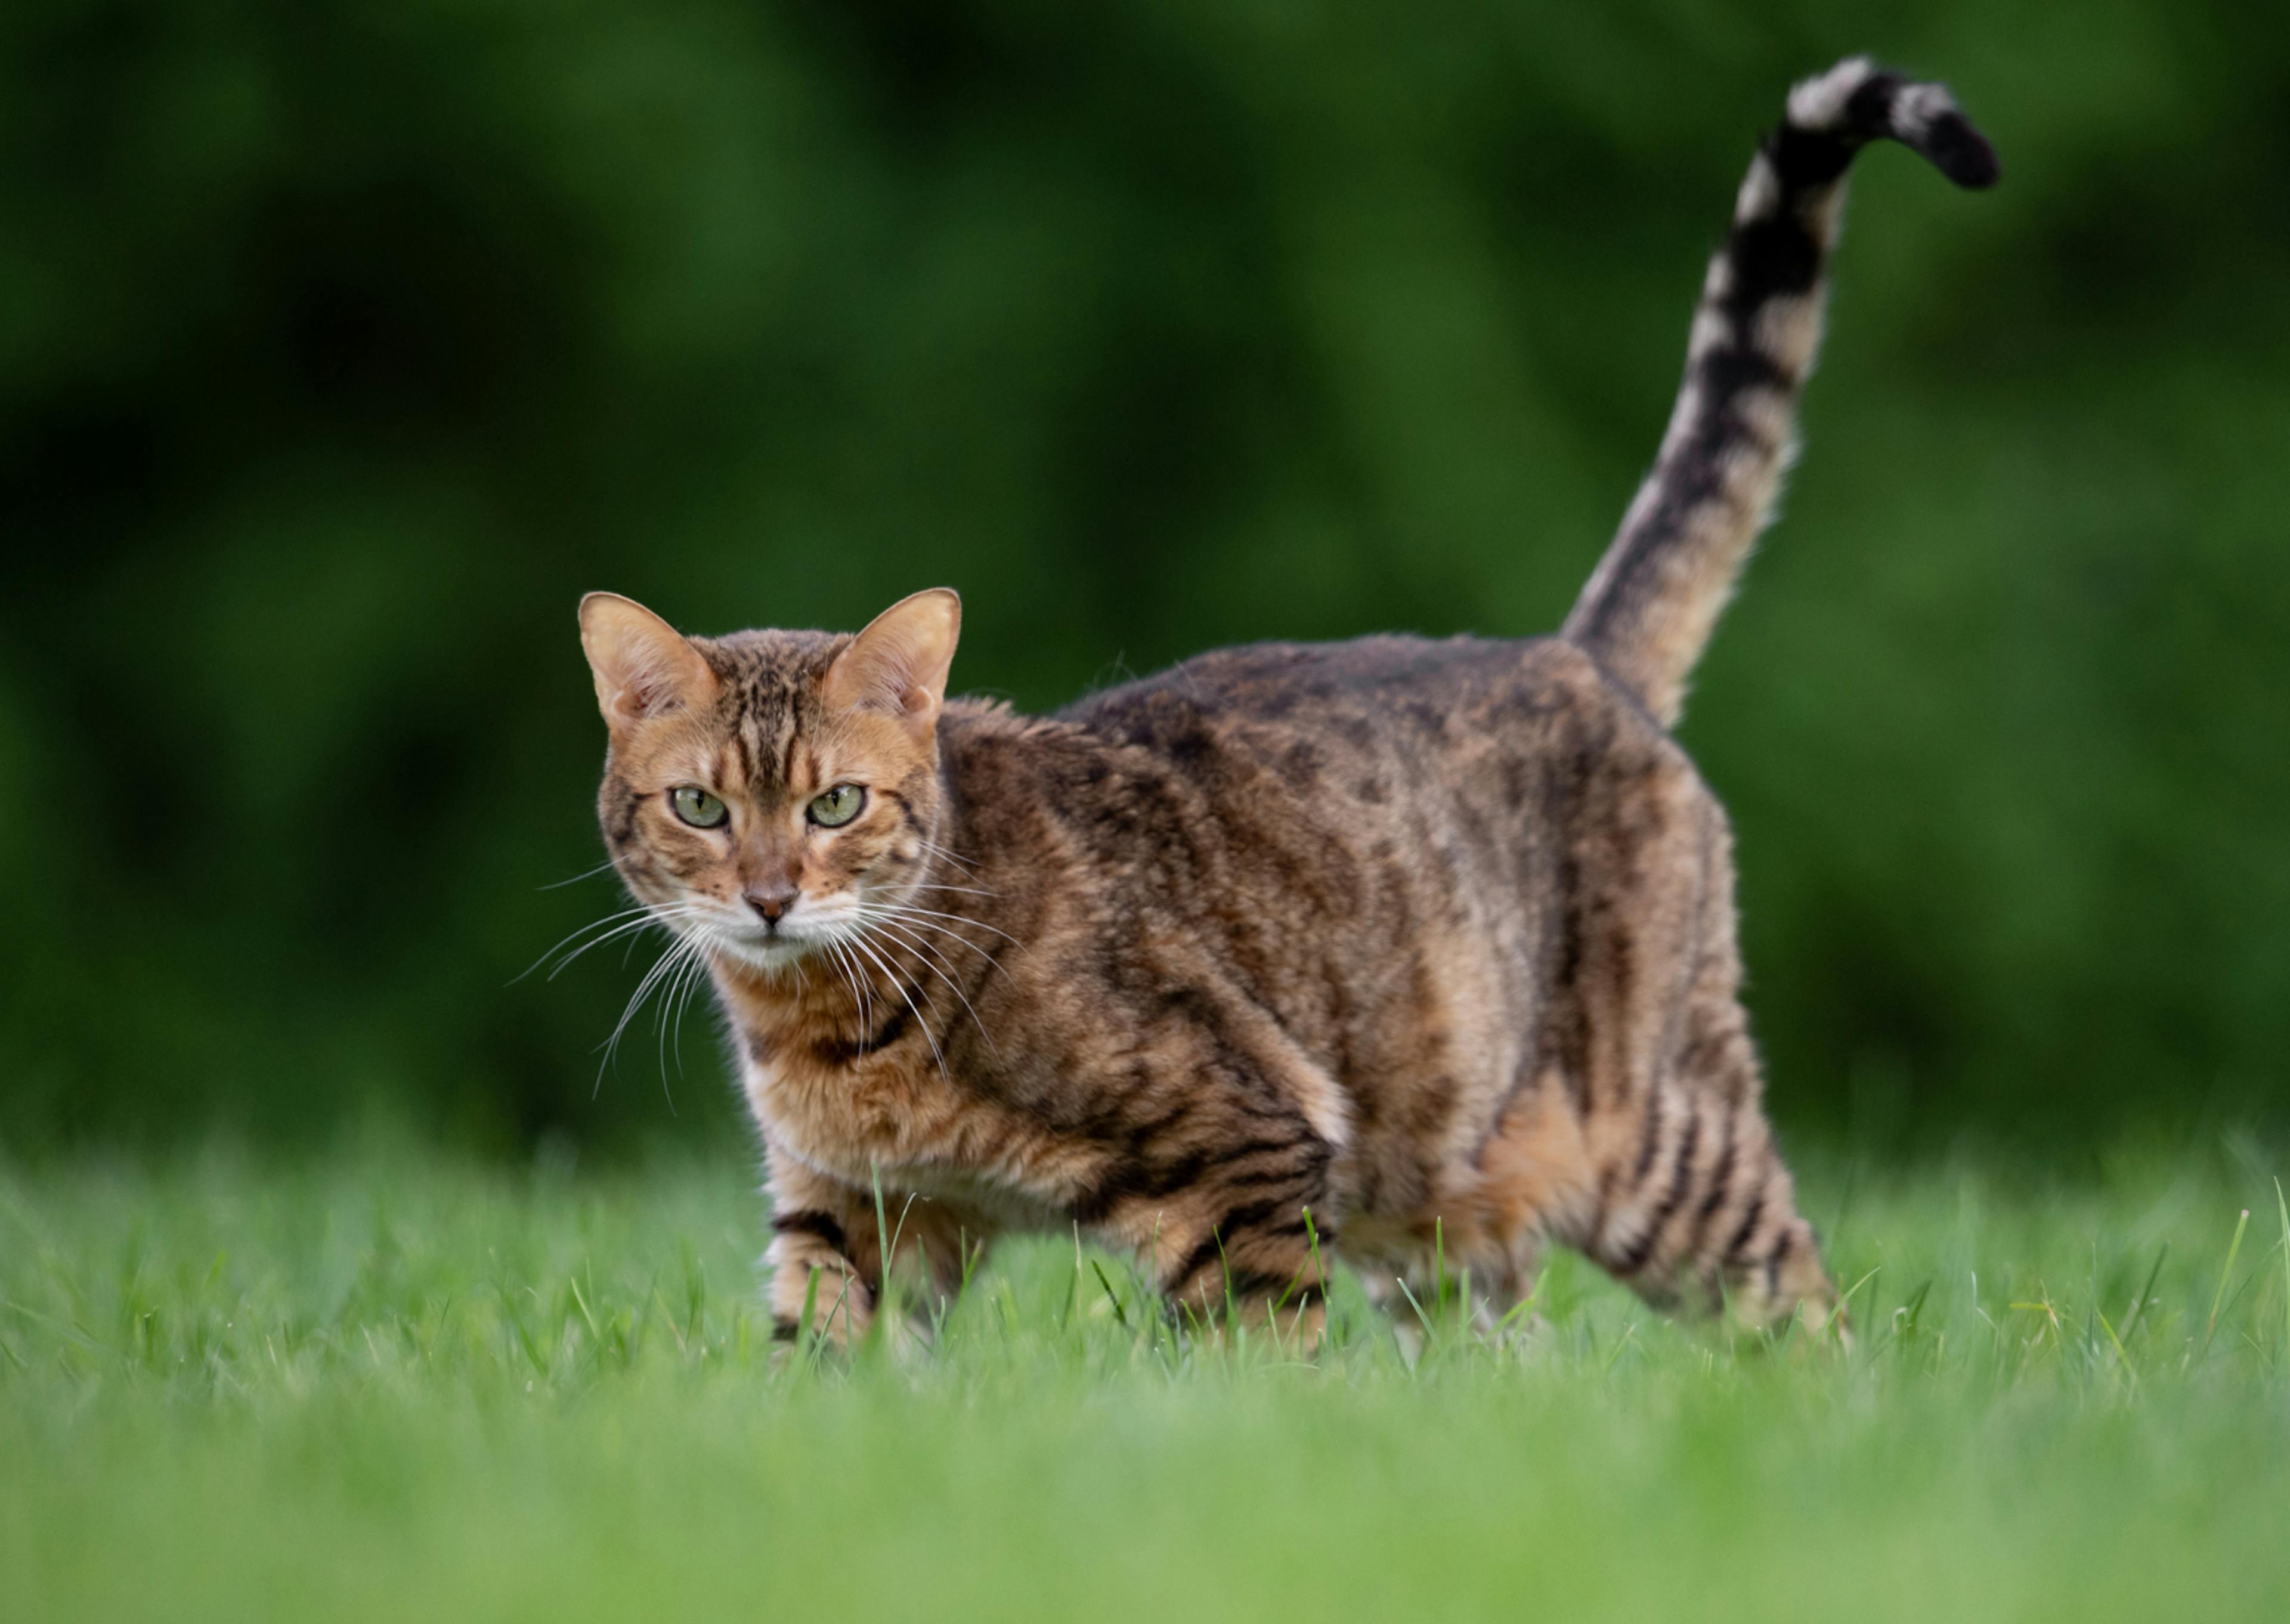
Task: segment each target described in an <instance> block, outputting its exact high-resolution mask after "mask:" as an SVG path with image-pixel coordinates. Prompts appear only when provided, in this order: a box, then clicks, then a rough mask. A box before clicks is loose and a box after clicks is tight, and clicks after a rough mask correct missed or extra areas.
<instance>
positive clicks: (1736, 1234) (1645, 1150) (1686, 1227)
mask: <svg viewBox="0 0 2290 1624" xmlns="http://www.w3.org/2000/svg"><path fill="white" fill-rule="evenodd" d="M1760 1092H1762V1090H1761V1087H1760V1078H1759V1076H1758V1060H1757V1053H1756V1051H1755V1050H1754V1049H1753V1048H1752V1047H1751V1045H1750V1037H1749V1032H1748V1029H1747V1023H1746V1021H1745V1020H1744V1018H1743V1016H1742V1009H1741V1006H1740V1004H1738V1003H1736V1002H1734V999H1733V998H1732V997H1731V996H1726V997H1724V998H1723V999H1722V1000H1721V999H1716V998H1711V999H1705V1000H1703V1001H1701V1003H1699V1004H1697V1005H1696V1007H1695V1009H1694V1010H1693V1012H1692V1013H1691V1015H1690V1017H1689V1022H1688V1041H1687V1043H1686V1044H1685V1049H1684V1051H1683V1052H1682V1053H1681V1055H1680V1057H1679V1062H1678V1065H1677V1068H1675V1070H1674V1071H1673V1072H1672V1073H1671V1075H1670V1076H1669V1077H1668V1078H1666V1079H1665V1080H1664V1082H1663V1083H1662V1084H1661V1085H1660V1086H1659V1087H1658V1088H1656V1089H1655V1091H1654V1092H1653V1096H1652V1098H1651V1099H1650V1100H1649V1101H1648V1105H1647V1113H1646V1120H1645V1126H1644V1130H1643V1132H1642V1135H1641V1137H1640V1139H1639V1140H1638V1143H1637V1150H1636V1153H1635V1155H1634V1156H1633V1158H1632V1159H1631V1162H1630V1164H1629V1166H1628V1167H1627V1168H1626V1169H1621V1170H1619V1173H1618V1176H1616V1177H1614V1178H1613V1179H1612V1180H1611V1181H1610V1188H1611V1190H1612V1191H1613V1193H1612V1195H1611V1196H1610V1197H1609V1199H1608V1202H1607V1204H1606V1205H1605V1209H1604V1211H1603V1212H1601V1214H1600V1217H1599V1220H1598V1222H1597V1228H1596V1231H1595V1232H1594V1233H1593V1234H1592V1235H1591V1236H1589V1244H1588V1247H1587V1250H1588V1251H1589V1254H1590V1256H1591V1258H1592V1259H1593V1260H1595V1261H1596V1262H1597V1263H1598V1265H1599V1266H1600V1267H1601V1268H1605V1269H1606V1270H1607V1271H1608V1272H1609V1273H1611V1274H1612V1275H1613V1276H1615V1278H1617V1279H1619V1280H1621V1281H1623V1282H1624V1283H1626V1284H1629V1286H1630V1287H1631V1288H1632V1289H1633V1290H1635V1291H1637V1292H1639V1293H1640V1294H1641V1295H1642V1296H1644V1297H1645V1298H1646V1299H1647V1300H1649V1301H1651V1302H1654V1303H1657V1304H1660V1305H1661V1306H1664V1307H1685V1308H1701V1309H1708V1308H1715V1307H1717V1306H1718V1304H1719V1303H1720V1302H1724V1303H1726V1304H1728V1305H1730V1306H1731V1308H1733V1310H1734V1312H1735V1313H1736V1314H1737V1315H1738V1316H1740V1317H1741V1318H1742V1319H1743V1320H1745V1321H1746V1322H1748V1323H1749V1324H1753V1325H1768V1324H1775V1323H1777V1322H1780V1321H1782V1320H1786V1319H1788V1318H1789V1317H1790V1315H1792V1314H1793V1313H1795V1312H1797V1311H1798V1309H1799V1308H1803V1309H1804V1310H1805V1311H1806V1319H1807V1321H1808V1323H1809V1324H1814V1325H1816V1326H1819V1325H1822V1324H1827V1323H1828V1321H1829V1319H1830V1315H1831V1314H1832V1312H1833V1311H1834V1309H1835V1306H1836V1295H1837V1294H1836V1292H1835V1290H1834V1288H1833V1287H1832V1286H1831V1285H1830V1281H1829V1276H1828V1274H1827V1273H1826V1271H1825V1270H1824V1269H1823V1268H1822V1262H1821V1252H1820V1247H1819V1244H1818V1243H1817V1242H1816V1241H1815V1240H1814V1234H1813V1228H1812V1226H1811V1225H1809V1224H1807V1223H1806V1220H1804V1219H1803V1218H1802V1217H1801V1216H1799V1215H1798V1211H1797V1205H1796V1201H1795V1196H1794V1187H1793V1186H1792V1184H1791V1181H1790V1173H1789V1169H1788V1168H1787V1167H1786V1166H1784V1165H1783V1164H1782V1159H1781V1156H1780V1154H1779V1152H1778V1151H1776V1150H1775V1148H1774V1142H1773V1132H1772V1130H1771V1129H1770V1128H1769V1127H1768V1126H1767V1125H1766V1119H1765V1114H1764V1112H1763V1111H1762V1110H1761V1109H1760V1108H1759V1104H1758V1097H1759V1094H1760Z"/></svg>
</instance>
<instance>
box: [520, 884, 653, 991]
mask: <svg viewBox="0 0 2290 1624" xmlns="http://www.w3.org/2000/svg"><path fill="white" fill-rule="evenodd" d="M650 912H652V909H651V908H649V907H647V906H645V904H643V903H638V904H637V906H636V907H634V908H621V909H619V910H617V911H615V912H613V913H609V914H606V915H605V916H604V917H603V918H602V919H591V920H590V921H589V923H588V924H584V925H582V926H581V928H580V929H579V930H577V931H574V932H572V933H571V934H569V935H567V936H566V937H564V940H561V941H559V942H557V943H556V947H552V948H549V949H548V952H546V953H543V954H542V955H541V956H540V957H539V958H537V959H535V960H533V961H532V963H531V964H527V965H526V966H525V967H524V969H523V970H521V971H519V972H517V973H516V978H515V979H514V980H511V981H510V982H509V985H510V986H511V987H514V986H516V984H517V982H518V981H522V980H524V978H525V977H526V976H529V975H531V974H532V972H534V971H536V970H538V969H540V967H541V966H542V965H543V964H547V963H548V961H549V959H550V958H551V957H553V956H555V954H556V948H561V947H563V946H564V943H565V942H568V941H575V940H579V939H580V938H581V937H582V936H584V935H586V934H587V933H588V932H590V931H593V930H595V929H596V928H597V926H599V925H604V924H611V923H612V922H613V920H615V919H626V918H628V917H629V916H630V915H632V914H648V913H650Z"/></svg>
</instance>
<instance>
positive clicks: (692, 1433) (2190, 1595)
mask: <svg viewBox="0 0 2290 1624" xmlns="http://www.w3.org/2000/svg"><path fill="white" fill-rule="evenodd" d="M2271 1172H2272V1168H2271V1166H2270V1158H2269V1156H2267V1155H2265V1154H2263V1153H2259V1152H2256V1151H2254V1150H2252V1149H2251V1148H2248V1147H2243V1148H2239V1149H2234V1148H2226V1149H2220V1150H2218V1151H2216V1152H2210V1151H2198V1152H2195V1153H2190V1154H2188V1155H2183V1156H2164V1155H2162V1154H2161V1153H2158V1152H2146V1153H2129V1154H2126V1155H2124V1156H2118V1157H2115V1158H2112V1159H2107V1160H2102V1161H2101V1162H2099V1163H2096V1164H2093V1165H2091V1166H2090V1167H2089V1168H2088V1169H2087V1170H2086V1171H2085V1172H2081V1173H2079V1174H2078V1175H2077V1176H2075V1177H2072V1178H2070V1177H2066V1176H2064V1175H2056V1174H2055V1175H2052V1176H2047V1177H2045V1178H2042V1179H2036V1180H2031V1179H2030V1178H2029V1177H2028V1176H2027V1175H2025V1174H2024V1173H2007V1172H2003V1171H2000V1164H1999V1165H1998V1166H1983V1165H1981V1164H1977V1163H1974V1162H1966V1163H1960V1164H1948V1165H1943V1166H1938V1167H1927V1168H1925V1169H1922V1170H1919V1171H1917V1172H1912V1173H1911V1172H1903V1173H1894V1174H1878V1173H1876V1172H1871V1171H1870V1170H1869V1169H1867V1168H1865V1167H1864V1168H1861V1169H1858V1170H1857V1171H1856V1170H1854V1169H1852V1168H1849V1167H1846V1166H1844V1165H1842V1164H1832V1165H1828V1166H1823V1165H1820V1164H1815V1165H1814V1166H1812V1167H1810V1168H1809V1169H1808V1170H1807V1172H1806V1179H1805V1180H1804V1181H1805V1184H1806V1189H1807V1194H1808V1211H1809V1212H1812V1213H1813V1214H1814V1216H1815V1219H1816V1221H1818V1222H1821V1223H1822V1226H1823V1228H1825V1230H1826V1231H1827V1233H1828V1235H1829V1237H1830V1244H1831V1250H1832V1255H1833V1257H1834V1260H1835V1261H1836V1264H1837V1267H1838V1274H1839V1276H1840V1278H1841V1280H1842V1281H1844V1282H1845V1283H1846V1284H1854V1295H1853V1298H1852V1303H1853V1308H1854V1316H1855V1320H1856V1324H1858V1326H1859V1336H1858V1341H1857V1345H1856V1346H1855V1347H1854V1349H1853V1350H1852V1351H1851V1352H1850V1353H1849V1354H1841V1353H1838V1352H1837V1351H1835V1350H1833V1349H1829V1348H1822V1347H1818V1346H1814V1345H1812V1344H1811V1343H1810V1342H1809V1341H1807V1340H1803V1339H1798V1338H1783V1339H1782V1340H1778V1341H1776V1342H1774V1343H1772V1344H1766V1343H1760V1342H1745V1343H1736V1344H1731V1345H1729V1344H1726V1343H1724V1342H1721V1341H1719V1340H1717V1339H1716V1338H1715V1337H1713V1336H1711V1335H1709V1334H1708V1333H1705V1332H1693V1331H1687V1330H1681V1329H1679V1328H1677V1327H1676V1326H1673V1325H1670V1324H1665V1323H1664V1322H1662V1321H1661V1320H1659V1319H1656V1318H1654V1317H1653V1316H1649V1315H1647V1314H1646V1313H1645V1312H1644V1311H1643V1310H1641V1309H1639V1308H1637V1307H1636V1306H1634V1305H1633V1304H1632V1303H1631V1302H1630V1301H1629V1300H1628V1299H1627V1298H1624V1297H1622V1296H1621V1295H1620V1294H1619V1293H1617V1292H1614V1291H1613V1289H1612V1288H1611V1287H1609V1286H1608V1285H1606V1284H1605V1283H1604V1282H1603V1281H1602V1280H1600V1279H1599V1278H1598V1277H1597V1276H1595V1274H1593V1273H1592V1272H1591V1271H1590V1270H1589V1269H1588V1268H1586V1267H1583V1266H1581V1265H1579V1264H1577V1263H1575V1262H1573V1260H1571V1259H1566V1258H1559V1259H1557V1260H1554V1262H1553V1264H1552V1267H1551V1268H1550V1269H1549V1272H1548V1274H1547V1275H1546V1276H1545V1277H1544V1280H1543V1283H1542V1285H1541V1292H1540V1295H1539V1299H1538V1307H1539V1310H1540V1324H1539V1325H1538V1326H1537V1327H1536V1328H1535V1329H1534V1331H1533V1332H1532V1334H1530V1335H1529V1336H1527V1337H1526V1338H1525V1339H1524V1340H1523V1341H1514V1342H1512V1343H1509V1344H1504V1345H1497V1344H1495V1343H1492V1342H1490V1341H1488V1340H1485V1339H1484V1338H1482V1337H1479V1336H1477V1335H1475V1334H1473V1333H1471V1332H1468V1331H1465V1330H1461V1329H1460V1328H1458V1327H1456V1326H1454V1325H1453V1324H1449V1323H1448V1320H1449V1317H1450V1316H1447V1315H1445V1313H1444V1312H1443V1310H1442V1308H1441V1307H1440V1305H1438V1304H1437V1303H1427V1304H1425V1305H1424V1308H1425V1312H1426V1314H1427V1316H1429V1319H1430V1320H1431V1321H1432V1322H1433V1331H1432V1334H1431V1335H1430V1337H1429V1340H1428V1342H1427V1343H1426V1346H1425V1348H1424V1351H1423V1353H1422V1355H1421V1357H1420V1359H1419V1360H1418V1361H1417V1362H1416V1363H1415V1364H1413V1365H1412V1366H1411V1365H1410V1364H1408V1363H1407V1362H1406V1360H1405V1358H1404V1357H1403V1356H1402V1354H1401V1352H1400V1351H1399V1348H1398V1347H1397V1341H1396V1339H1395V1338H1394V1336H1393V1335H1392V1333H1391V1332H1390V1330H1389V1328H1388V1326H1387V1325H1386V1324H1384V1323H1382V1322H1381V1321H1379V1320H1378V1319H1377V1318H1376V1317H1375V1316H1373V1314H1372V1313H1371V1312H1370V1311H1369V1310H1368V1309H1367V1308H1366V1307H1365V1304H1364V1303H1363V1302H1361V1301H1360V1300H1359V1299H1358V1296H1357V1292H1356V1291H1352V1290H1349V1289H1348V1290H1345V1291H1341V1292H1339V1293H1338V1295H1337V1298H1336V1304H1335V1314H1334V1330H1333V1337H1332V1340H1331V1343H1330V1345H1329V1346H1328V1348H1326V1349H1325V1350H1324V1351H1323V1353H1322V1354H1321V1355H1320V1356H1319V1357H1318V1358H1317V1360H1316V1361H1312V1362H1306V1361H1302V1360H1299V1359H1296V1358H1294V1357H1293V1356H1287V1355H1285V1354H1284V1353H1283V1352H1282V1351H1281V1350H1279V1349H1277V1348H1270V1347H1266V1346H1262V1345H1255V1346H1250V1345H1241V1346H1237V1347H1234V1346H1228V1347H1214V1346H1193V1345H1189V1344H1186V1343H1183V1342H1181V1341H1180V1340H1177V1339H1174V1338H1173V1337H1172V1336H1171V1335H1170V1334H1169V1333H1168V1332H1166V1331H1165V1330H1164V1329H1162V1328H1160V1327H1159V1326H1158V1325H1157V1322H1155V1321H1154V1320H1153V1319H1152V1318H1151V1317H1150V1316H1148V1315H1147V1314H1145V1313H1144V1311H1143V1303H1142V1301H1141V1296H1140V1293H1139V1292H1138V1289H1137V1285H1136V1283H1135V1281H1134V1280H1133V1277H1132V1276H1130V1274H1129V1273H1128V1271H1127V1270H1126V1268H1125V1267H1123V1266H1122V1265H1121V1264H1120V1262H1119V1261H1118V1260H1114V1259H1110V1258H1101V1257H1098V1256H1096V1255H1094V1254H1082V1255H1081V1256H1079V1258H1078V1260H1077V1253H1076V1252H1075V1250H1074V1248H1073V1247H1072V1245H1071V1244H1063V1245H1061V1244H1053V1243H1034V1244H1028V1245H1026V1246H1023V1247H1021V1248H1016V1249H1013V1250H1011V1251H1009V1252H1005V1253H1004V1254H1002V1255H1001V1256H1000V1257H998V1258H997V1260H995V1261H994V1262H993V1263H992V1264H991V1265H990V1266H989V1268H988V1269H987V1270H986V1271H985V1272H984V1273H983V1274H982V1275H981V1276H980V1277H979V1278H978V1280H977V1281H975V1282H974V1283H973V1288H972V1290H971V1292H969V1294H968V1295H967V1296H965V1299H964V1300H962V1302H961V1303H960V1304H959V1305H958V1306H957V1308H956V1309H955V1310H954V1311H953V1312H952V1314H951V1315H950V1316H949V1317H948V1318H947V1319H946V1321H945V1323H944V1324H943V1325H942V1326H941V1329H940V1332H939V1336H938V1341H937V1346H936V1348H935V1349H934V1350H933V1351H932V1352H930V1353H929V1354H927V1355H925V1356H913V1355H911V1354H909V1355H900V1354H897V1353H895V1352H893V1350H891V1349H889V1348H885V1347H883V1346H874V1347H869V1348H863V1349H861V1351H860V1352H859V1353H858V1355H857V1356H855V1357H854V1358H853V1359H852V1360H850V1361H849V1362H847V1363H845V1362H842V1361H837V1360H832V1359H821V1358H816V1357H813V1356H810V1355H809V1354H808V1353H807V1352H805V1353H797V1355H795V1356H792V1357H784V1356H782V1357H781V1358H779V1359H777V1360H775V1358H774V1348H773V1344H772V1343H771V1341H770V1339H769V1335H768V1329H769V1325H768V1320H767V1319H766V1318H765V1316H762V1315H761V1314H760V1313H759V1311H758V1308H757V1300H756V1296H755V1289H754V1288H755V1276H754V1268H753V1264H752V1258H753V1256H754V1254H755V1253H756V1252H757V1249H758V1246H759V1244H760V1240H761V1235H762V1216H763V1215H762V1212H761V1209H760V1205H759V1203H758V1201H757V1197H756V1196H754V1195H753V1193H752V1191H751V1190H750V1188H749V1185H748V1182H747V1179H746V1174H745V1171H744V1169H742V1168H741V1167H740V1166H738V1165H736V1164H730V1163H725V1164H708V1163H685V1162H679V1161H674V1160H661V1161H656V1162H654V1163H653V1164H648V1165H646V1166H645V1167H644V1168H643V1169H641V1170H640V1171H623V1172H609V1173H600V1174H597V1175H594V1176H590V1175H587V1174H582V1175H580V1176H572V1175H568V1174H566V1173H564V1172H549V1171H548V1170H545V1169H544V1170H541V1171H538V1172H520V1171H516V1170H503V1169H500V1168H498V1167H494V1166H489V1165H485V1164H476V1163H470V1162H460V1161H453V1160H440V1159H437V1158H434V1157H425V1156H419V1155H416V1154H413V1153H411V1152H405V1151H390V1150H369V1151H362V1152H356V1153H342V1154H338V1155H334V1156H327V1157H324V1158H320V1159H317V1160H316V1161H313V1162H310V1163H306V1164H281V1163H278V1162H276V1161H272V1162H264V1161H260V1160H257V1159H247V1158H241V1157H234V1156H226V1155H220V1154H217V1155H209V1156H204V1157H196V1158H187V1159H179V1160H175V1161H171V1162H164V1163H159V1164H127V1163H116V1164H105V1163H98V1162H92V1161H88V1160H79V1161H73V1162H66V1163H61V1164H55V1163H41V1164H30V1165H22V1164H19V1165H13V1166H11V1165H8V1164H0V1299H4V1304H0V1617H5V1618H7V1619H9V1620H44V1619H70V1620H100V1619H140V1618H153V1619H157V1618H166V1619H171V1620H181V1619H187V1618H209V1617H212V1618H234V1619H236V1618H247V1617H253V1616H263V1615H268V1616H276V1617H285V1618H294V1619H331V1618H376V1619H380V1618H388V1619H393V1620H396V1619H406V1618H452V1619H474V1618H532V1619H536V1620H540V1619H546V1620H567V1619H576V1618H588V1617H598V1618H605V1617H612V1618H621V1619H627V1618H668V1617H674V1616H690V1617H695V1618H698V1617H719V1616H732V1615H735V1614H736V1615H740V1616H747V1617H762V1618H788V1619H806V1620H807V1619H815V1618H829V1617H842V1618H856V1619H866V1620H878V1619H901V1618H916V1619H924V1618H928V1619H950V1618H963V1619H966V1618H978V1619H993V1620H1017V1619H1035V1618H1039V1619H1080V1618H1087V1619H1092V1620H1123V1619H1131V1618H1135V1619H1186V1620H1203V1619H1221V1618H1242V1617H1247V1618H1275V1617H1307V1616H1317V1617H1323V1618H1331V1619H1336V1618H1374V1617H1385V1618H1405V1619H1409V1620H1419V1619H1485V1618H1494V1617H1512V1616H1529V1615H1545V1616H1549V1617H1552V1618H1568V1619H1573V1618H1586V1617H1587V1618H1612V1619H1631V1620H1645V1619H1655V1618H1662V1617H1668V1616H1672V1613H1671V1610H1672V1609H1676V1610H1677V1612H1676V1615H1675V1616H1678V1617H1693V1618H1696V1619H1710V1618H1720V1619H1727V1618H1739V1619H1755V1620H1798V1619H1803V1620H1836V1619H1840V1618H1854V1619H1870V1620H1886V1619H1894V1618H1900V1619H1910V1618H1913V1619H1917V1620H1977V1619H2068V1618H2126V1619H2131V1618H2137V1619H2184V1618H2202V1619H2206V1620H2217V1619H2244V1618H2247V1619H2274V1620H2280V1619H2283V1618H2290V1258H2286V1253H2285V1252H2284V1250H2283V1247H2282V1244H2281V1237H2282V1232H2283V1228H2284V1219H2283V1217H2282V1215H2281V1213H2280V1212H2279V1209H2278V1205H2277V1197H2276V1192H2275V1188H2274V1186H2273V1184H2272V1182H2271V1180H2270V1173H2271ZM2245 1209H2248V1211H2249V1213H2250V1217H2249V1220H2248V1225H2247V1228H2246V1232H2245V1233H2243V1234H2242V1235H2241V1237H2240V1240H2239V1244H2237V1242H2236V1235H2237V1228H2238V1215H2239V1214H2240V1213H2242V1212H2244V1210H2245ZM1855 1283H1857V1284H1855Z"/></svg>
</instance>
